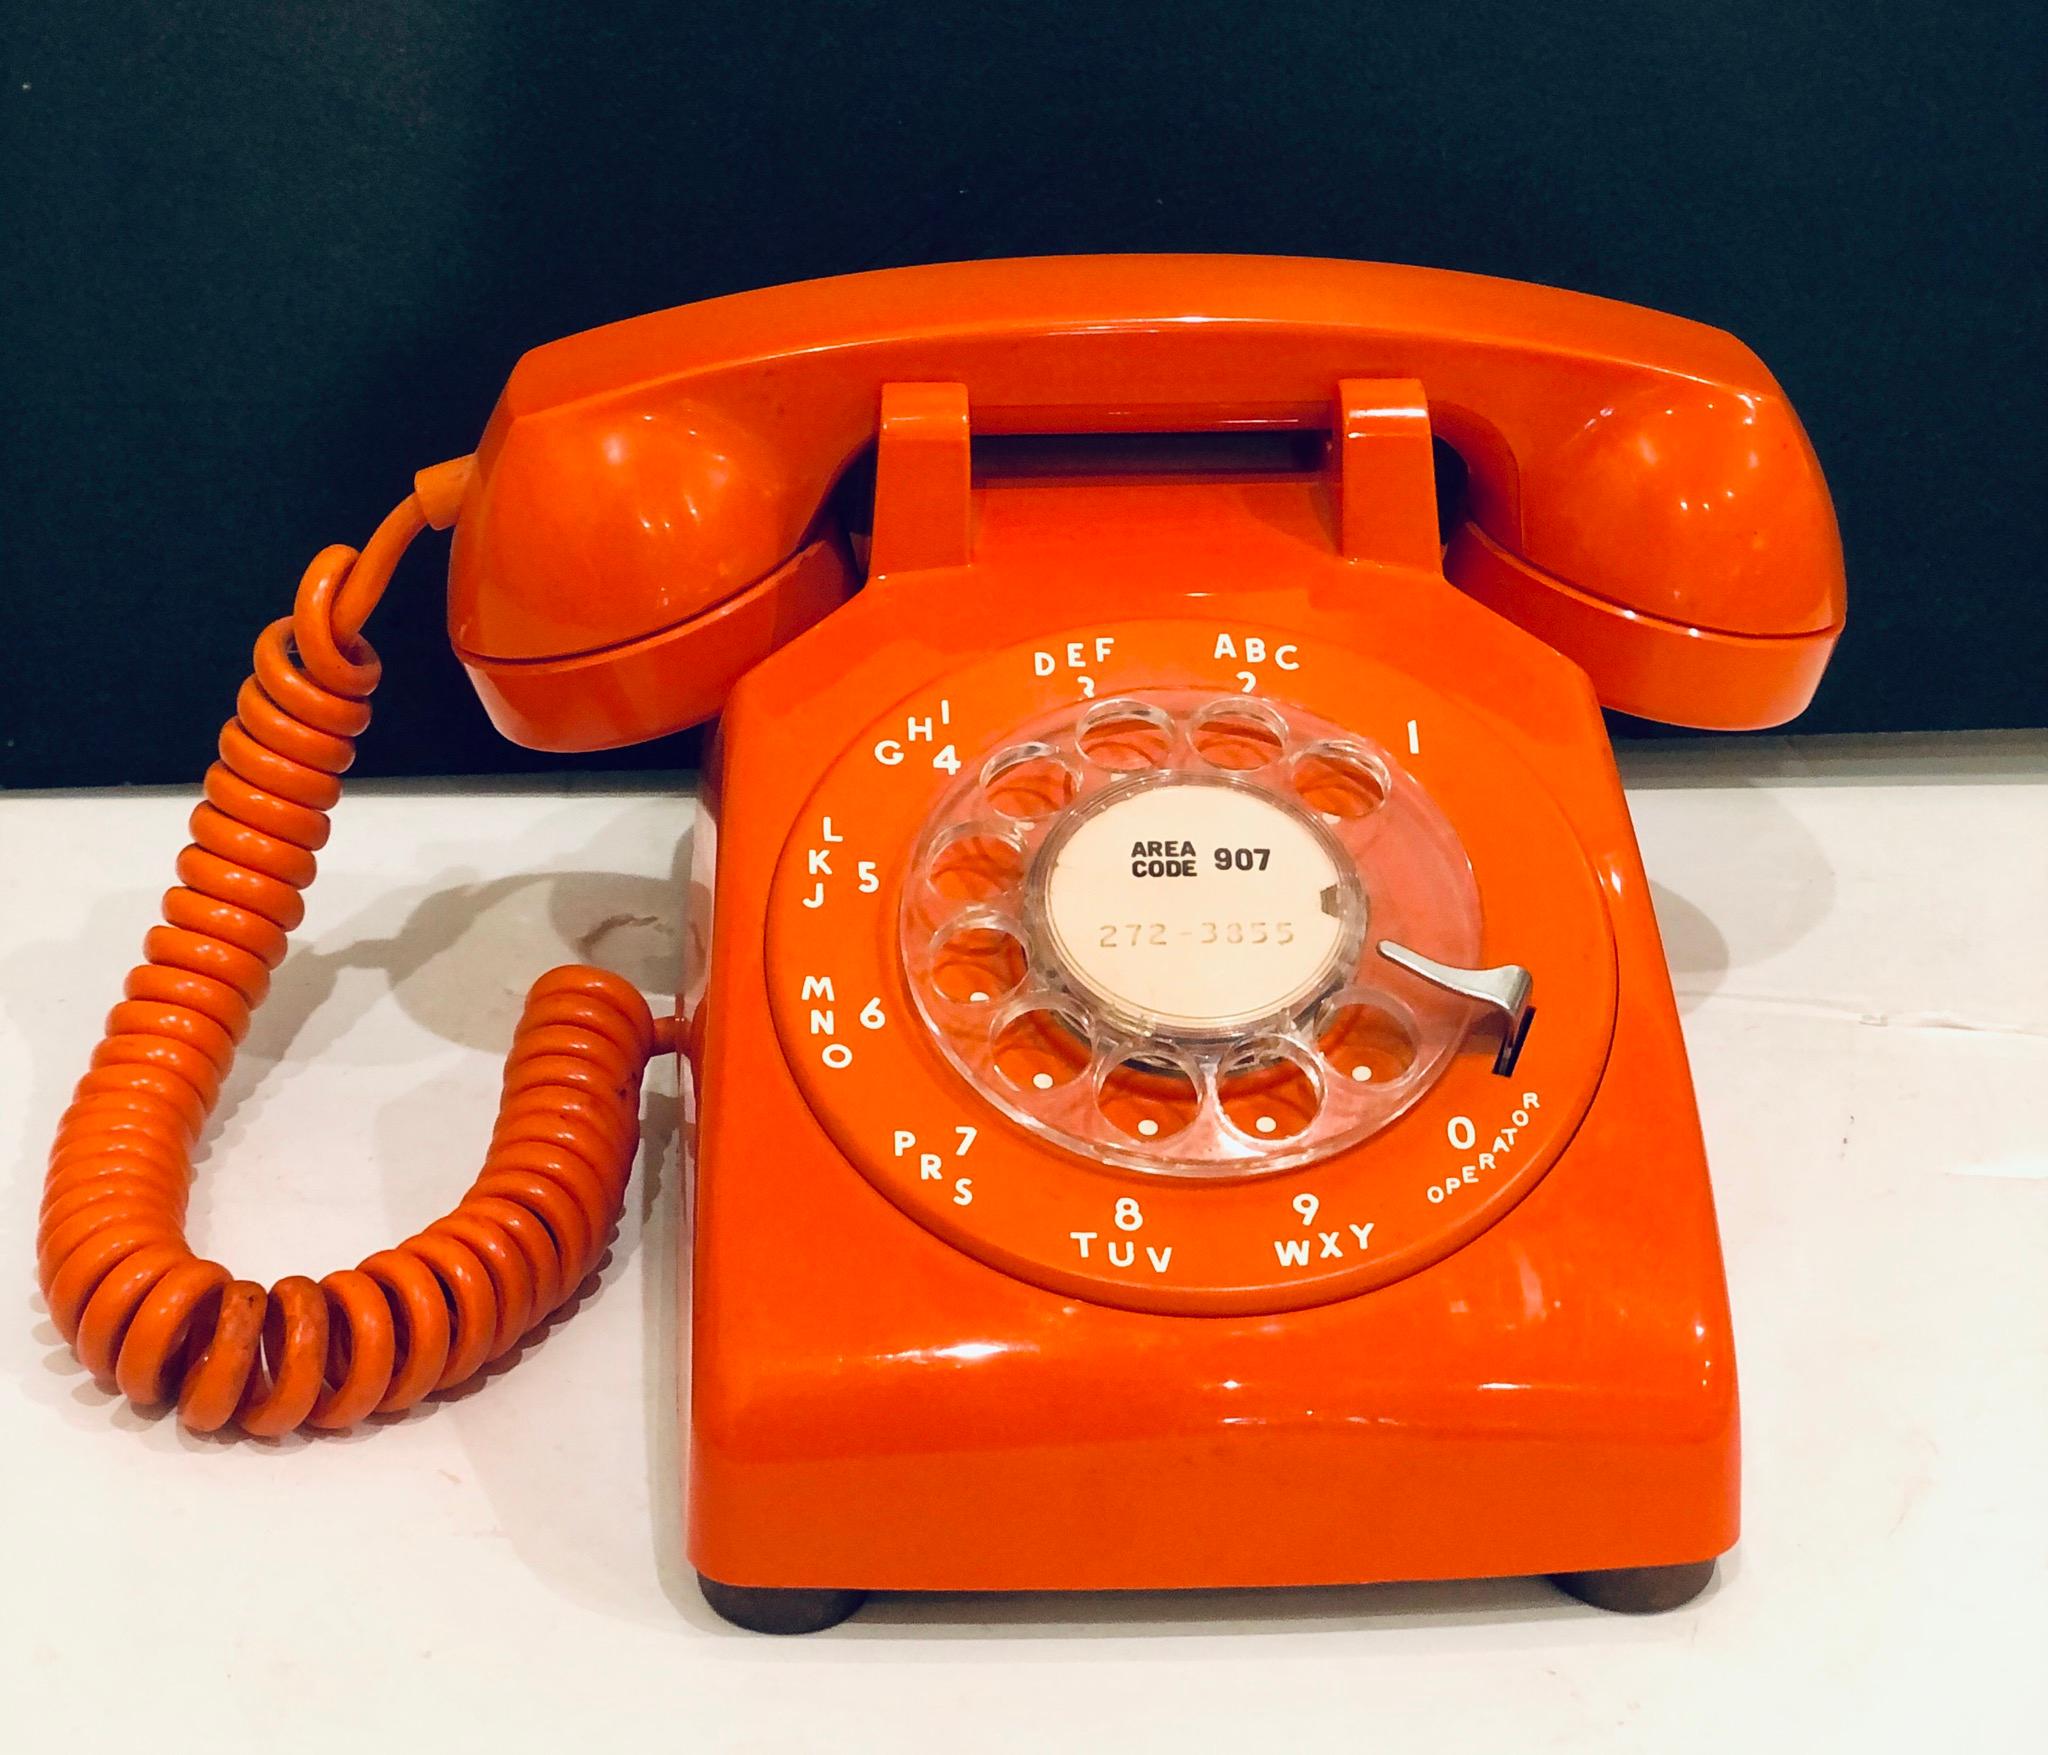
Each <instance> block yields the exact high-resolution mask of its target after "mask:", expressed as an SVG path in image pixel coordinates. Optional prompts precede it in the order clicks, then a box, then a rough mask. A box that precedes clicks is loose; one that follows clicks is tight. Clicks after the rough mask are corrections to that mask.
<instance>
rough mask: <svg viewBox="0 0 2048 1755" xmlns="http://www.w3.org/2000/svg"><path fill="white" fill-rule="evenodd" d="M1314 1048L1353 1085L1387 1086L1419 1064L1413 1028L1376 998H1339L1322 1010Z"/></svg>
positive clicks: (1340, 1075) (1340, 1076)
mask: <svg viewBox="0 0 2048 1755" xmlns="http://www.w3.org/2000/svg"><path fill="white" fill-rule="evenodd" d="M1316 1048H1317V1051H1318V1052H1319V1053H1320V1054H1321V1055H1322V1057H1323V1059H1324V1060H1325V1061H1327V1062H1328V1063H1329V1065H1330V1069H1331V1071H1333V1072H1334V1073H1336V1075H1337V1076H1338V1077H1339V1078H1341V1079H1347V1080H1349V1081H1350V1082H1351V1083H1353V1084H1357V1085H1365V1084H1389V1083H1391V1082H1392V1081H1393V1080H1395V1079H1398V1078H1399V1077H1400V1076H1401V1075H1402V1074H1403V1073H1405V1072H1406V1071H1407V1070H1408V1069H1409V1068H1410V1067H1411V1066H1413V1065H1414V1064H1415V1030H1414V1027H1413V1026H1412V1025H1411V1024H1410V1023H1409V1022H1408V1020H1407V1019H1406V1018H1404V1017H1403V1016H1402V1015H1401V1014H1400V1013H1398V1012H1396V1011H1394V1010H1393V1009H1392V1007H1391V1006H1389V1005H1387V1004H1384V1003H1382V1002H1380V1001H1378V1000H1374V999H1370V998H1361V997H1355V996H1353V997H1346V996H1343V995H1340V996H1339V997H1338V998H1336V999H1334V1000H1332V1001H1331V1002H1330V1004H1329V1005H1328V1006H1327V1007H1325V1008H1324V1011H1323V1015H1322V1017H1321V1019H1320V1020H1319V1021H1318V1023H1317V1027H1316Z"/></svg>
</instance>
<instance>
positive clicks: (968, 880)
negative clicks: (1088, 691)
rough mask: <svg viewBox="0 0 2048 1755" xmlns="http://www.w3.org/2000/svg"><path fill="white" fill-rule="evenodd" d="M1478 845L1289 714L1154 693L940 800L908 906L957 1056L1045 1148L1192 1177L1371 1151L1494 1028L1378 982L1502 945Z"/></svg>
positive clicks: (1409, 988)
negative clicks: (1477, 1033) (1485, 924)
mask: <svg viewBox="0 0 2048 1755" xmlns="http://www.w3.org/2000/svg"><path fill="white" fill-rule="evenodd" d="M1479 923H1480V916H1479V897H1478V892H1477V888H1476V886H1475V884H1474V882H1473V878H1472V871H1471V866H1470V863H1469V861H1468V860H1467V858H1466V856H1465V853H1464V850H1463V848H1462V847H1461V846H1460V845H1459V842H1458V838H1457V836H1456V834H1455V832H1454V831H1453V830H1452V828H1451V826H1450V824H1449V822H1448V821H1447V820H1446V819H1445V818H1444V816H1443V814H1442V813H1441V812H1440V811H1439V810H1437V808H1436V807H1435V805H1434V804H1433V803H1432V802H1431V800H1430V799H1429V797H1428V795H1427V794H1426V793H1425V792H1424V791H1423V789H1422V788H1421V787H1420V786H1419V785H1418V784H1417V783H1416V782H1415V780H1414V779H1413V778H1412V777H1411V776H1409V775H1408V774H1407V773H1405V772H1404V771H1403V769H1402V768H1401V766H1400V764H1399V762H1398V761H1397V760H1396V759H1395V758H1394V756H1393V755H1392V754H1391V753H1390V752H1389V751H1387V750H1386V749H1384V748H1382V747H1380V746H1379V745H1378V744H1376V743H1374V742H1372V741H1371V740H1369V739H1366V738H1363V737H1360V736H1357V735H1356V734H1354V733H1351V732H1348V731H1346V730H1344V729H1342V728H1340V727H1337V726H1334V725H1331V724H1329V723H1328V722H1326V721H1324V720H1322V719H1319V718H1318V717H1317V716H1315V715H1313V714H1311V713H1308V712H1306V711H1305V710H1303V709H1301V708H1298V707H1295V706H1292V705H1289V704H1287V703H1284V702H1280V701H1275V700H1269V699H1261V698H1253V697H1245V696H1226V697H1217V696H1215V695H1213V694H1212V693H1209V692H1206V691H1196V690H1148V691H1145V692H1143V693H1141V694H1133V695H1129V696H1123V697H1119V698H1117V699H1114V700H1107V701H1100V702H1095V703H1087V704H1083V705H1082V706H1081V707H1080V708H1078V709H1076V708H1068V709H1065V710H1063V711H1062V712H1060V713H1059V714H1056V715H1051V716H1048V717H1047V718H1046V719H1044V720H1042V721H1039V722H1036V723H1033V724H1030V725H1026V726H1023V727H1020V728H1019V730H1018V733H1017V735H1016V736H1015V737H1013V738H1011V739H1009V740H1006V741H1005V742H1004V743H1002V744H1001V745H1000V746H999V747H997V748H996V749H994V750H993V751H991V752H989V753H988V754H986V755H985V756H984V757H983V759H982V760H981V761H980V762H979V763H978V764H977V765H976V766H975V768H973V769H972V770H971V771H968V772H963V773H962V775H961V776H960V777H959V779H958V780H957V781H956V782H955V783H954V784H953V785H952V786H951V787H950V788H949V789H948V790H947V792H946V793H945V795H944V796H943V797H942V798H941V799H940V801H939V803H938V805H937V807H936V809H935V810H934V811H933V812H932V814H931V816H930V817H929V819H928V820H927V822H926V824H925V827H924V830H923V833H922V834H921V835H920V837H919V840H918V844H917V847H916V849H915V852H914V855H913V859H912V863H911V866H910V870H909V872H908V874H907V878H906V882H905V884H904V890H903V901H902V918H901V936H902V947H903V960H904V969H905V974H906V977H907V979H908V982H909V986H910V989H911V992H912V994H913V996H914V997H915V1000H916V1004H917V1007H918V1011H919V1013H920V1014H921V1016H922V1018H923V1020H924V1022H925V1024H926V1026H927V1027H928V1028H929V1029H930V1031H931V1033H932V1035H933V1036H934V1037H935V1038H936V1039H937V1041H938V1043H939V1045H940V1047H941V1048H942V1050H943V1051H944V1053H945V1055H946V1058H947V1059H948V1060H949V1061H951V1063H952V1064H953V1066H954V1067H955V1068H956V1069H957V1070H958V1071H959V1072H960V1073H961V1074H962V1075H963V1076H964V1077H966V1078H967V1079H968V1080H969V1082H970V1083H972V1084H973V1085H974V1086H975V1087H976V1088H977V1089H978V1090H979V1091H981V1092H982V1094H983V1095H985V1096H986V1097H987V1098H988V1099H989V1100H990V1101H992V1102H994V1103H995V1104H996V1105H997V1106H998V1107H999V1108H1001V1109H1002V1110H1003V1111H1004V1112H1006V1113H1007V1114H1009V1115H1010V1116H1011V1117H1012V1118H1014V1119H1015V1120H1016V1121H1018V1122H1019V1123H1020V1124H1021V1125H1023V1126H1024V1127H1026V1128H1028V1129H1030V1130H1032V1131H1033V1132H1035V1133H1038V1134H1040V1135H1041V1136H1044V1137H1048V1138H1050V1139H1052V1140H1055V1141H1057V1142H1059V1143H1061V1144H1063V1145H1066V1146H1068V1147H1069V1148H1071V1149H1073V1150H1075V1151H1078V1152H1082V1153H1085V1154H1087V1155H1089V1156H1092V1157H1102V1158H1108V1159H1110V1160H1111V1161H1113V1162H1116V1163H1119V1164H1123V1165H1125V1166H1127V1167H1130V1168H1134V1169H1140V1170H1150V1171H1157V1172H1161V1173H1168V1174H1178V1175H1191V1176H1219V1175H1221V1176H1244V1175H1252V1174H1260V1173H1263V1172H1267V1171H1276V1170H1282V1169H1286V1168H1290V1167H1292V1166H1294V1165H1297V1164H1301V1163H1304V1162H1306V1161H1309V1160H1311V1159H1314V1158H1318V1157H1322V1156H1325V1155H1327V1154H1329V1153H1331V1152H1335V1151H1338V1150H1340V1149H1342V1148H1343V1147H1345V1146H1348V1145H1351V1144H1354V1143H1355V1142H1357V1141H1358V1140H1361V1139H1363V1138H1365V1137H1366V1136H1367V1135H1369V1134H1371V1133H1373V1132H1374V1131H1376V1130H1377V1129H1379V1128H1382V1127H1384V1126H1386V1125H1387V1124H1388V1123H1389V1122H1391V1121H1392V1120H1394V1119H1395V1117H1397V1116H1398V1115H1399V1114H1401V1112H1402V1111H1403V1110H1405V1109H1406V1108H1407V1107H1408V1106H1409V1105H1410V1104H1412V1103H1413V1102H1414V1101H1415V1100H1416V1099H1417V1098H1418V1097H1419V1096H1420V1095H1421V1094H1422V1093H1423V1092H1424V1091H1425V1090H1427V1089H1428V1088H1429V1086H1430V1084H1431V1083H1432V1082H1433V1081H1434V1080H1435V1078H1436V1077H1437V1076H1438V1075H1439V1074H1440V1073H1441V1072H1442V1071H1443V1069H1444V1067H1445V1066H1446V1065H1447V1064H1448V1060H1449V1057H1450V1056H1451V1055H1452V1054H1453V1053H1454V1052H1455V1051H1456V1049H1457V1047H1458V1044H1459V1042H1460V1041H1461V1040H1462V1038H1463V1037H1464V1035H1465V1033H1466V1031H1467V1030H1468V1029H1469V1028H1470V1026H1471V1023H1472V1021H1473V1016H1474V1012H1473V1007H1472V1006H1471V1004H1470V1003H1469V1002H1467V1001H1465V1000H1461V999H1459V998H1457V997H1456V996H1454V995H1450V994H1446V993H1444V992H1443V991H1441V990H1440V989H1438V988H1435V987H1433V986H1431V985H1430V984H1428V983H1427V982H1424V981H1421V980H1419V979H1417V978H1416V977H1414V976H1412V975H1410V974H1409V973H1408V972H1407V971H1406V970H1403V969H1401V968H1399V967H1397V966H1396V965H1394V964H1393V963H1391V962H1389V961H1387V960H1386V959H1385V958H1382V957H1380V956H1378V955H1377V954H1376V952H1375V950H1374V948H1373V947H1374V945H1375V944H1376V943H1377V942H1378V941H1379V940H1380V939H1381V938H1382V937H1385V938H1390V939H1394V940H1396V941H1398V942H1400V943H1403V944H1406V945H1410V946H1413V947H1416V948H1422V949H1425V950H1426V951H1427V954H1429V955H1431V956H1433V957H1436V958H1439V959H1441V960H1443V961H1445V962H1451V963H1463V962H1469V961H1471V960H1472V959H1473V957H1474V956H1475V954H1476V952H1477V949H1478V944H1479Z"/></svg>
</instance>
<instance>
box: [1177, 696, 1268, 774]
mask: <svg viewBox="0 0 2048 1755" xmlns="http://www.w3.org/2000/svg"><path fill="white" fill-rule="evenodd" d="M1188 742H1189V743H1190V744H1192V745H1193V746H1194V751H1195V754H1196V755H1198V756H1200V757H1201V758H1202V760H1203V761H1205V762H1207V763H1208V764H1209V766H1210V767H1212V768H1221V769H1222V770H1223V771H1224V772H1225V773H1229V774H1249V773H1252V772H1253V771H1254V770H1256V769H1259V768H1263V767H1266V766H1267V765H1268V764H1270V763H1271V762H1273V761H1275V760H1276V759H1277V758H1278V757H1279V754H1280V752H1281V750H1282V749H1284V748H1285V747H1286V744H1287V721H1286V720H1284V719H1282V718H1281V717H1280V715H1279V714H1278V713H1276V712H1274V711H1273V709H1272V708H1271V707H1269V706H1267V705H1266V704H1265V702H1263V701H1214V702H1211V703H1210V704H1209V705H1208V706H1206V707H1204V708H1203V709H1202V710H1201V711H1200V712H1199V713H1197V714H1196V715H1195V717H1194V720H1193V721H1192V723H1190V725H1189V726H1188Z"/></svg>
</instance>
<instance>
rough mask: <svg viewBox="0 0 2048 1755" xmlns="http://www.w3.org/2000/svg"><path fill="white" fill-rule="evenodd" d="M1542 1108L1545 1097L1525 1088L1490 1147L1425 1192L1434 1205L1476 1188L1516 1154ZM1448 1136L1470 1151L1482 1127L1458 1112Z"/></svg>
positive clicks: (1455, 1144) (1461, 1149) (1456, 1146)
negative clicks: (1535, 1112) (1482, 1179)
mask: <svg viewBox="0 0 2048 1755" xmlns="http://www.w3.org/2000/svg"><path fill="white" fill-rule="evenodd" d="M1542 1107H1543V1099H1542V1098H1541V1097H1539V1096H1538V1095H1537V1094H1536V1093H1535V1092H1534V1091H1524V1092H1523V1093H1522V1100H1521V1102H1520V1103H1519V1104H1518V1105H1517V1106H1516V1107H1515V1108H1514V1110H1513V1111H1511V1112H1510V1114H1509V1115H1508V1118H1507V1120H1506V1121H1505V1122H1503V1123H1502V1124H1501V1126H1500V1129H1499V1131H1497V1132H1496V1133H1495V1134H1494V1136H1493V1139H1492V1140H1491V1142H1489V1146H1488V1149H1487V1150H1486V1151H1483V1152H1480V1153H1478V1154H1477V1155H1476V1156H1474V1157H1473V1158H1472V1159H1471V1160H1470V1161H1469V1162H1467V1163H1463V1164H1460V1165H1459V1166H1458V1167H1457V1169H1456V1170H1454V1171H1452V1172H1451V1173H1450V1174H1449V1175H1447V1176H1444V1177H1441V1178H1439V1179H1438V1180H1437V1181H1434V1182H1432V1183H1431V1184H1430V1185H1429V1187H1428V1188H1427V1189H1426V1190H1425V1191H1424V1192H1426V1193H1427V1194H1428V1196H1429V1199H1430V1203H1431V1205H1433V1206H1441V1205H1443V1203H1444V1202H1445V1201H1447V1200H1449V1199H1450V1197H1451V1196H1452V1195H1454V1194H1460V1193H1462V1192H1463V1191H1464V1190H1465V1189H1468V1188H1476V1187H1477V1186H1478V1185H1479V1182H1480V1179H1481V1178H1482V1177H1484V1176H1487V1175H1489V1174H1491V1173H1492V1172H1493V1171H1494V1170H1495V1169H1496V1168H1498V1167H1499V1165H1500V1163H1501V1161H1502V1160H1503V1159H1505V1158H1508V1157H1509V1156H1511V1155H1512V1154H1513V1152H1514V1150H1515V1146H1516V1142H1517V1141H1518V1140H1520V1139H1521V1137H1522V1130H1523V1129H1524V1128H1525V1127H1527V1126H1528V1125H1529V1118H1530V1115H1531V1113H1532V1112H1533V1111H1535V1110H1538V1109H1541V1108H1542ZM1444 1138H1445V1139H1446V1140H1448V1141H1449V1142H1450V1146H1451V1149H1452V1150H1453V1151H1455V1152H1459V1153H1464V1152H1469V1151H1471V1150H1472V1148H1473V1147H1474V1146H1476V1145H1477V1144H1478V1143H1479V1130H1478V1128H1477V1127H1475V1126H1474V1125H1473V1122H1472V1118H1471V1116H1469V1115H1454V1116H1452V1117H1451V1119H1450V1120H1449V1121H1448V1122H1447V1123H1446V1124H1445V1126H1444Z"/></svg>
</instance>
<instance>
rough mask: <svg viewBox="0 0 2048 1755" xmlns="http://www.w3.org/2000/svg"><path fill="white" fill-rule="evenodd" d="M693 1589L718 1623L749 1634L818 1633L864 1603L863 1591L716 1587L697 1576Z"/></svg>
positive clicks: (700, 1574) (708, 1579)
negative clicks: (701, 1596)
mask: <svg viewBox="0 0 2048 1755" xmlns="http://www.w3.org/2000/svg"><path fill="white" fill-rule="evenodd" d="M697 1588H698V1589H699V1590H701V1591H702V1592H703V1593H704V1600H705V1601H706V1602H707V1603H709V1604H710V1605H711V1607H712V1608H713V1609H714V1610H716V1611H717V1613H718V1615H719V1617H720V1618H721V1619H722V1620H726V1621H730V1622H731V1623H732V1624H733V1625H734V1626H735V1627H743V1628H745V1629H746V1631H747V1632H749V1633H822V1632H824V1631H825V1629H826V1628H827V1627H837V1626H838V1625H839V1623H840V1622H842V1621H844V1620H845V1619H846V1618H847V1616H849V1615H851V1614H852V1613H853V1612H854V1611H855V1610H856V1609H858V1608H859V1607H860V1606H861V1604H862V1603H864V1602H866V1601H867V1600H868V1593H867V1592H866V1591H864V1590H794V1589H776V1588H774V1587H772V1586H770V1587H762V1586H756V1585H744V1584H720V1583H719V1582H718V1580H717V1579H715V1578H706V1577H705V1576H704V1574H703V1573H701V1572H700V1573H698V1574H697Z"/></svg>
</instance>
